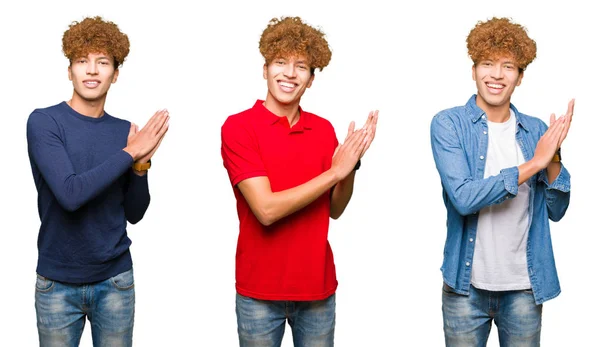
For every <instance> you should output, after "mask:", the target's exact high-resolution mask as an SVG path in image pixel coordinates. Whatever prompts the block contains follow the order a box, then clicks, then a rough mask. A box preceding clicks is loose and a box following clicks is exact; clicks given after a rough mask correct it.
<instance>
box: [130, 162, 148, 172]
mask: <svg viewBox="0 0 600 347" xmlns="http://www.w3.org/2000/svg"><path fill="white" fill-rule="evenodd" d="M150 166H152V162H151V161H150V160H148V162H147V163H138V162H135V163H133V166H132V168H133V169H134V170H135V171H146V170H148V169H149V168H150Z"/></svg>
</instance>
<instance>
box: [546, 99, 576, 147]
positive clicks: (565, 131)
mask: <svg viewBox="0 0 600 347" xmlns="http://www.w3.org/2000/svg"><path fill="white" fill-rule="evenodd" d="M574 107H575V99H571V101H569V106H568V107H567V113H566V114H564V115H562V116H561V117H564V118H565V127H564V128H563V131H562V133H561V134H560V138H559V139H558V148H560V146H562V142H563V141H564V139H565V138H566V137H567V134H568V133H569V128H570V127H571V120H572V118H573V108H574ZM559 118H560V117H559ZM554 122H556V116H555V115H554V113H553V114H552V115H551V116H550V126H552V124H554Z"/></svg>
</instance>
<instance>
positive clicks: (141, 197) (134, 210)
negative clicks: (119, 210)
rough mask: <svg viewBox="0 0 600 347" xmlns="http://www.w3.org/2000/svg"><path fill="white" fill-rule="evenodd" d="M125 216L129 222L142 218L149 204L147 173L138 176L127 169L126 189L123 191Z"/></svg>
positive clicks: (133, 222) (135, 221) (132, 222)
mask: <svg viewBox="0 0 600 347" xmlns="http://www.w3.org/2000/svg"><path fill="white" fill-rule="evenodd" d="M124 205H125V217H126V218H127V221H128V222H129V223H131V224H135V223H137V222H139V221H140V220H142V218H143V217H144V214H145V213H146V210H147V209H148V206H149V205H150V191H149V190H148V173H146V174H145V175H144V176H138V175H136V174H135V173H133V171H132V170H129V180H128V184H127V191H126V192H125V202H124Z"/></svg>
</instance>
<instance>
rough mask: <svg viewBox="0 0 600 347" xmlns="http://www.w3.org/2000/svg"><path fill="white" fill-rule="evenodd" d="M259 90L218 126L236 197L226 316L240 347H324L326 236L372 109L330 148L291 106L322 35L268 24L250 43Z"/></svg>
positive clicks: (348, 190) (322, 127) (372, 123)
mask: <svg viewBox="0 0 600 347" xmlns="http://www.w3.org/2000/svg"><path fill="white" fill-rule="evenodd" d="M260 51H261V53H262V55H263V56H264V58H265V65H264V68H263V69H264V70H263V76H264V78H265V79H266V80H267V87H268V93H267V97H266V99H265V100H264V101H262V100H258V101H257V102H256V103H255V104H254V106H253V107H252V108H250V109H248V110H246V111H244V112H241V113H239V114H236V115H233V116H230V117H229V118H227V120H226V121H225V123H224V124H223V127H222V129H221V136H222V147H221V154H222V156H223V162H224V166H225V168H226V169H227V173H228V174H229V179H230V180H231V184H232V186H233V191H234V194H235V197H236V200H237V212H238V216H239V219H240V234H239V238H238V246H237V254H236V290H237V297H236V313H237V319H238V334H239V341H240V346H280V345H281V341H282V338H283V333H284V331H285V322H286V319H287V320H288V322H289V324H290V326H291V328H292V334H293V338H294V345H295V346H316V345H318V346H333V336H334V326H335V290H336V288H337V280H336V276H335V265H334V262H333V253H332V251H331V247H330V245H329V242H328V241H327V234H328V229H329V218H330V217H331V218H334V219H337V218H338V217H339V216H340V215H341V214H342V212H343V211H344V209H345V208H346V206H347V205H348V202H349V201H350V198H351V196H352V189H353V185H354V175H355V173H354V172H355V171H356V170H357V169H358V167H359V166H360V158H361V157H362V156H363V155H364V153H365V151H366V150H367V149H368V148H369V146H370V144H371V142H372V141H373V138H374V136H375V129H376V126H377V111H375V112H371V113H370V114H369V117H368V119H367V122H366V124H365V125H364V127H363V128H361V129H359V130H355V129H354V123H351V124H350V127H349V129H348V135H347V137H346V139H345V141H344V143H343V144H341V145H339V144H338V141H337V138H336V135H335V131H334V129H333V126H332V125H331V123H329V122H328V121H327V120H325V119H323V118H321V117H319V116H316V115H314V114H311V113H308V112H306V111H304V110H302V108H300V106H299V105H300V98H301V97H302V95H303V94H304V91H305V90H306V88H310V86H311V84H312V82H313V80H314V71H315V69H317V68H319V69H321V70H322V69H323V68H324V67H325V66H327V64H328V63H329V60H330V59H331V51H330V49H329V45H328V43H327V41H326V40H325V38H324V34H323V33H322V32H321V31H319V30H317V29H315V28H313V27H311V26H309V25H307V24H305V23H303V22H302V20H301V19H300V18H297V17H295V18H291V17H288V18H282V19H273V20H271V22H270V23H269V25H268V26H267V28H266V29H265V30H264V32H263V34H262V36H261V39H260Z"/></svg>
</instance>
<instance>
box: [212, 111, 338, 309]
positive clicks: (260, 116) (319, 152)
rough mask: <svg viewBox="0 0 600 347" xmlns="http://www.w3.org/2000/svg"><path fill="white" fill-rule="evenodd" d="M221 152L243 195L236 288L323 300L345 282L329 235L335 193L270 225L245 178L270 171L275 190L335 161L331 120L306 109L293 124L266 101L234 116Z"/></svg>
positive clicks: (256, 294) (266, 296) (260, 295)
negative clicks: (259, 214) (252, 202)
mask: <svg viewBox="0 0 600 347" xmlns="http://www.w3.org/2000/svg"><path fill="white" fill-rule="evenodd" d="M221 141H222V142H221V155H222V156H223V164H224V165H225V168H226V169H227V173H228V174H229V179H230V181H231V184H232V185H233V191H234V194H235V198H236V200H237V212H238V217H239V219H240V234H239V237H238V245H237V252H236V289H237V292H238V293H239V294H241V295H244V296H248V297H252V298H255V299H263V300H297V301H309V300H322V299H325V298H327V297H328V296H330V295H331V294H333V293H334V292H335V290H336V288H337V279H336V277H335V265H334V263H333V253H332V251H331V247H330V245H329V241H327V234H328V231H329V204H330V201H329V192H326V193H325V194H323V195H322V196H321V197H319V198H318V199H317V200H315V201H313V202H312V203H311V204H309V205H308V206H306V207H304V208H303V209H301V210H299V211H297V212H296V213H293V214H291V215H289V216H287V217H285V218H282V219H280V220H279V221H277V222H275V223H273V224H272V225H270V226H268V227H266V226H264V225H262V224H261V223H260V222H259V221H258V219H257V218H256V216H255V215H254V214H253V213H252V211H251V210H250V206H249V205H248V203H247V202H246V199H245V198H244V196H243V195H242V193H241V192H240V190H239V188H238V187H237V184H238V183H240V182H241V181H243V180H245V179H248V178H251V177H257V176H267V177H268V178H269V181H270V183H271V189H272V191H273V192H278V191H282V190H286V189H290V188H293V187H296V186H299V185H301V184H303V183H306V182H308V181H310V180H311V179H313V178H315V177H317V176H318V175H320V174H321V173H323V172H325V171H327V170H328V169H329V168H330V167H331V158H332V157H333V152H334V151H335V148H336V147H337V145H338V141H337V138H336V136H335V131H334V129H333V126H332V125H331V123H329V121H327V120H325V119H323V118H321V117H319V116H317V115H314V114H311V113H308V112H304V111H303V110H302V109H300V119H299V120H298V122H297V123H296V124H295V125H294V126H293V127H292V128H291V129H290V125H289V122H288V119H287V118H286V117H278V116H277V115H275V114H273V113H271V112H270V111H269V110H267V109H266V108H265V107H264V105H263V101H262V100H258V101H257V102H256V103H255V104H254V107H252V108H251V109H249V110H246V111H244V112H242V113H238V114H236V115H233V116H230V117H229V118H227V120H226V121H225V123H224V124H223V127H222V128H221Z"/></svg>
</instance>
